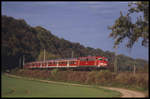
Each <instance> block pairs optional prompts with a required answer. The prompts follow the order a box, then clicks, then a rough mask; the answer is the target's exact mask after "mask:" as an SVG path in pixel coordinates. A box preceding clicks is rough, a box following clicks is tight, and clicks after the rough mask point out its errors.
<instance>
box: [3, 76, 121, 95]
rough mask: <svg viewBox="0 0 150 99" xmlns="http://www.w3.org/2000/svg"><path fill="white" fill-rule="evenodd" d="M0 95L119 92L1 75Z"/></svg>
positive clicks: (111, 93)
mask: <svg viewBox="0 0 150 99" xmlns="http://www.w3.org/2000/svg"><path fill="white" fill-rule="evenodd" d="M1 93H2V97H119V96H120V93H119V92H116V91H111V90H106V89H103V88H98V87H85V86H72V85H63V84H54V83H44V82H40V81H37V80H27V79H23V78H13V77H8V76H7V75H2V92H1Z"/></svg>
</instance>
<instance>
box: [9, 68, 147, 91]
mask: <svg viewBox="0 0 150 99" xmlns="http://www.w3.org/2000/svg"><path fill="white" fill-rule="evenodd" d="M11 73H13V74H16V75H21V76H27V77H35V78H41V79H49V80H57V81H67V82H78V83H82V84H94V85H108V86H109V85H115V86H119V85H123V86H126V87H130V86H132V87H135V88H142V89H144V90H147V89H148V85H149V84H148V74H147V73H137V74H136V75H133V73H131V72H120V73H113V72H110V71H109V70H101V71H70V70H67V71H59V70H57V69H54V70H51V71H50V70H28V69H22V70H15V71H12V72H11Z"/></svg>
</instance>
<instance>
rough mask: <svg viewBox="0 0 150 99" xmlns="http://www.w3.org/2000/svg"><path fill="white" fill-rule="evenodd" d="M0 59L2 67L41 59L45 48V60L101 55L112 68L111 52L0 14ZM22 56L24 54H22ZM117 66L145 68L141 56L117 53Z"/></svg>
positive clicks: (122, 67) (12, 66)
mask: <svg viewBox="0 0 150 99" xmlns="http://www.w3.org/2000/svg"><path fill="white" fill-rule="evenodd" d="M1 38H2V43H1V59H2V64H1V66H2V70H5V69H13V68H16V67H18V68H19V67H20V66H21V64H22V61H23V59H24V60H25V63H26V62H31V61H39V60H43V53H44V52H43V51H44V49H45V50H46V60H49V59H57V58H70V57H72V52H73V57H81V56H89V55H90V56H104V57H107V58H108V60H109V69H110V70H112V71H113V66H114V59H115V53H114V52H110V51H103V50H101V49H100V48H97V49H94V48H91V47H85V46H83V45H81V44H80V43H78V42H70V41H68V40H65V39H64V38H59V37H57V36H55V35H53V34H52V33H51V31H49V30H46V29H45V28H43V27H41V26H36V27H31V26H30V25H28V24H27V23H26V22H25V20H23V19H15V18H13V17H10V16H6V15H2V31H1ZM23 57H24V58H23ZM117 57H118V58H117V59H118V62H117V64H118V66H119V67H118V69H119V70H120V71H126V70H127V71H132V69H133V68H132V66H133V64H135V61H136V66H137V68H147V66H148V62H147V61H146V60H144V59H133V58H131V57H128V56H125V55H122V54H121V55H117Z"/></svg>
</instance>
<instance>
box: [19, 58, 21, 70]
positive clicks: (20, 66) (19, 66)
mask: <svg viewBox="0 0 150 99" xmlns="http://www.w3.org/2000/svg"><path fill="white" fill-rule="evenodd" d="M19 67H20V68H21V57H20V58H19Z"/></svg>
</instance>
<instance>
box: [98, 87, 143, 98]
mask: <svg viewBox="0 0 150 99" xmlns="http://www.w3.org/2000/svg"><path fill="white" fill-rule="evenodd" d="M101 88H106V89H110V90H115V91H119V92H120V93H121V94H122V97H131V98H132V97H141V98H142V97H145V95H144V94H143V93H141V92H138V91H132V90H128V89H123V88H112V87H101Z"/></svg>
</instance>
